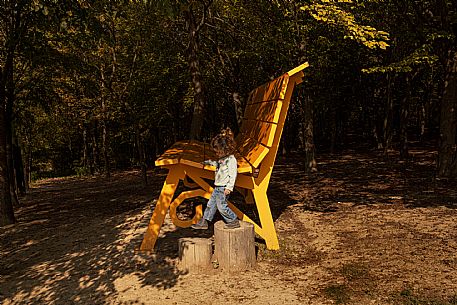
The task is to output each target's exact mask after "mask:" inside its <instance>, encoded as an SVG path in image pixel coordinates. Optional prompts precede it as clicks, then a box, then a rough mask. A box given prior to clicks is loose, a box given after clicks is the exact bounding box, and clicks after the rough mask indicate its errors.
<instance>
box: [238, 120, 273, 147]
mask: <svg viewBox="0 0 457 305" xmlns="http://www.w3.org/2000/svg"><path fill="white" fill-rule="evenodd" d="M243 124H246V126H247V130H245V131H244V138H251V139H255V140H256V141H257V142H259V143H262V144H263V145H265V146H267V147H271V146H272V145H273V140H274V137H275V132H276V129H277V124H274V123H269V122H261V121H255V120H243ZM244 138H243V140H244Z"/></svg>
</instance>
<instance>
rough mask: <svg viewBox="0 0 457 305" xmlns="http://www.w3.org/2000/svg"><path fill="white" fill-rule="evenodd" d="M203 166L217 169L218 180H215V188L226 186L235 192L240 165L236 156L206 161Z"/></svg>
mask: <svg viewBox="0 0 457 305" xmlns="http://www.w3.org/2000/svg"><path fill="white" fill-rule="evenodd" d="M203 164H207V165H212V166H215V167H216V174H215V176H216V178H215V179H214V185H215V186H225V188H226V189H228V190H230V191H233V187H234V186H235V180H236V174H237V173H238V165H237V162H236V158H235V156H234V155H229V156H227V157H224V158H222V159H219V160H217V161H213V160H206V161H204V162H203Z"/></svg>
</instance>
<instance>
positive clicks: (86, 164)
mask: <svg viewBox="0 0 457 305" xmlns="http://www.w3.org/2000/svg"><path fill="white" fill-rule="evenodd" d="M83 128H84V129H83V167H84V168H88V167H89V166H90V165H89V161H88V152H89V147H88V143H87V126H86V125H85V124H84V127H83Z"/></svg>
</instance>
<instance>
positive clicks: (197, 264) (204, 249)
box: [178, 237, 213, 271]
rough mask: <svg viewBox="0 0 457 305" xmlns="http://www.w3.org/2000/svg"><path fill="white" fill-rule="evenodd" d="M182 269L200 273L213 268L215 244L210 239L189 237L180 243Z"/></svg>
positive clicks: (181, 239)
mask: <svg viewBox="0 0 457 305" xmlns="http://www.w3.org/2000/svg"><path fill="white" fill-rule="evenodd" d="M178 243H179V261H180V268H181V269H184V270H188V271H198V270H203V269H206V268H209V267H210V266H211V258H212V255H213V244H212V242H211V240H210V239H208V238H198V237H193V238H190V237H187V238H180V239H179V241H178Z"/></svg>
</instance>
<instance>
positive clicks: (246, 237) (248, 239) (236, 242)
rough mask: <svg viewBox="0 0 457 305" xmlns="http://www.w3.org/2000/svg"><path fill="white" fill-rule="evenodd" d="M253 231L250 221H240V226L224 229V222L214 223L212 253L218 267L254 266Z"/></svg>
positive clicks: (241, 268)
mask: <svg viewBox="0 0 457 305" xmlns="http://www.w3.org/2000/svg"><path fill="white" fill-rule="evenodd" d="M254 238H255V233H254V225H253V224H252V223H248V222H244V221H240V228H236V229H224V222H223V221H218V222H216V223H215V224H214V254H215V257H216V258H217V260H218V262H219V267H221V268H224V269H228V270H229V271H239V270H246V269H249V268H252V267H254V265H255V263H256V257H255V243H254Z"/></svg>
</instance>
